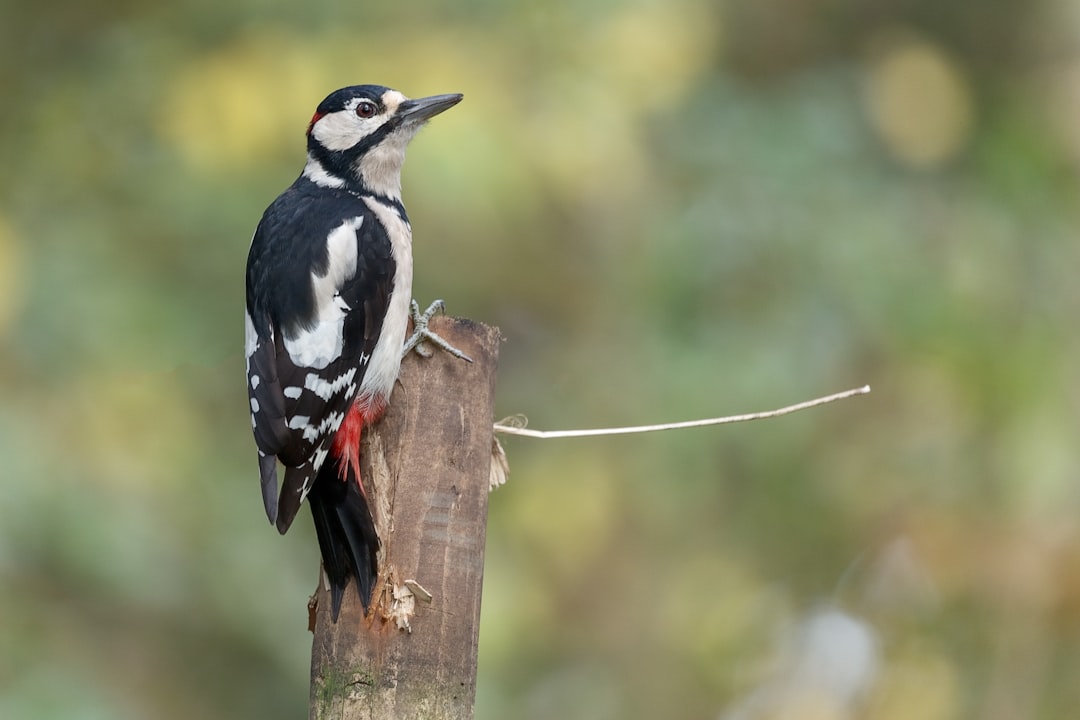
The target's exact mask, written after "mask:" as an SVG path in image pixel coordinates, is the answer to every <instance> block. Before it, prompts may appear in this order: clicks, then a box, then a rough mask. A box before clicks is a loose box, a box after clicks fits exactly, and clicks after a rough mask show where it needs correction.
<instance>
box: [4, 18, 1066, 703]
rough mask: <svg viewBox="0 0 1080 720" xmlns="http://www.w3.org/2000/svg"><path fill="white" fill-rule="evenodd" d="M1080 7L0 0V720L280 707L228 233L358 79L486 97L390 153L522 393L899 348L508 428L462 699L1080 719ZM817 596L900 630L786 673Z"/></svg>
mask: <svg viewBox="0 0 1080 720" xmlns="http://www.w3.org/2000/svg"><path fill="white" fill-rule="evenodd" d="M1078 47H1080V12H1077V9H1076V7H1075V4H1074V3H1072V2H1070V0H1038V1H1037V2H1033V3H1015V2H1005V1H1004V0H992V1H990V2H985V1H984V2H975V0H958V1H956V2H950V3H940V2H936V1H935V0H891V1H889V2H878V3H855V2H843V1H838V0H810V1H804V0H728V1H727V2H723V1H720V0H717V1H716V2H712V3H710V2H706V1H705V0H670V1H669V2H664V3H660V2H657V1H655V0H653V1H651V2H650V1H649V0H641V1H630V2H613V1H611V0H590V1H586V2H573V3H570V2H554V3H553V2H542V3H541V2H525V3H498V2H492V1H491V0H467V1H465V2H461V3H457V4H454V5H447V4H443V3H439V2H436V1H435V0H420V1H419V2H414V3H408V4H396V5H395V4H389V3H388V4H386V5H385V6H382V7H371V6H370V4H368V3H364V4H359V3H352V4H346V3H338V2H332V1H331V0H316V1H315V2H310V3H287V2H280V1H277V0H246V1H242V2H237V3H219V2H208V1H206V0H189V1H188V2H178V3H171V4H155V3H137V2H129V1H126V0H93V1H92V2H81V3H77V2H72V1H71V0H62V1H61V2H59V3H52V4H50V5H48V6H36V5H33V4H31V3H17V2H16V3H6V4H4V5H3V6H2V7H0V55H2V57H3V62H2V63H0V87H2V89H3V96H4V98H5V108H4V111H3V112H2V113H0V160H2V162H3V167H4V169H5V172H4V173H3V174H2V176H0V348H2V353H0V383H2V391H3V402H2V403H0V455H2V457H3V475H4V482H3V490H4V492H3V493H2V494H0V617H2V618H3V623H2V627H3V630H2V634H3V638H4V639H3V643H2V645H0V648H2V650H0V717H5V718H75V719H82V718H110V719H115V718H145V717H153V718H160V719H162V720H168V719H169V718H192V717H198V718H219V717H220V718H225V717H230V718H233V717H260V718H295V717H301V716H303V714H304V712H305V708H306V702H307V700H306V698H307V688H306V686H307V676H308V670H307V667H308V662H309V636H308V634H307V633H306V631H305V622H306V610H305V607H304V603H305V600H306V598H307V594H308V593H309V591H310V590H311V588H312V587H313V585H314V581H315V575H316V567H317V560H316V557H317V554H316V545H315V542H314V535H313V533H312V532H311V530H310V528H308V527H306V525H305V524H304V523H298V525H297V527H296V528H295V529H294V530H293V532H292V533H290V534H289V536H287V537H285V538H279V537H278V536H277V534H276V533H275V532H273V530H272V529H271V528H270V527H268V526H267V525H266V522H265V518H264V517H263V513H262V509H261V506H260V502H259V499H258V491H257V481H256V467H255V455H254V447H253V444H252V441H251V437H250V431H249V429H248V427H249V424H248V419H247V415H246V410H245V408H246V401H245V399H244V397H243V393H244V391H243V383H242V380H241V378H242V358H241V354H240V350H239V348H240V345H241V335H242V332H241V322H240V318H241V307H242V302H243V265H244V261H245V257H246V252H247V245H248V238H250V235H251V232H252V231H253V229H254V226H255V223H256V222H257V220H258V217H259V215H260V213H261V212H262V210H263V208H264V207H265V205H266V204H267V203H268V202H269V201H270V200H271V199H272V198H273V197H274V195H275V194H276V193H277V192H278V191H280V190H281V189H282V188H283V187H285V186H286V185H287V184H288V183H289V182H291V180H292V179H293V177H294V176H295V175H296V173H297V172H298V171H299V169H300V167H301V163H302V157H303V156H302V153H303V146H302V138H303V129H304V127H305V123H306V121H307V119H308V117H309V116H310V112H311V111H312V108H314V106H315V105H316V104H317V102H318V101H319V100H320V99H321V98H322V97H323V95H324V94H326V93H327V92H328V91H330V90H332V89H334V88H337V87H339V86H342V85H347V84H353V83H357V82H379V83H383V84H388V85H391V86H394V87H398V88H400V89H402V90H403V91H405V92H406V93H408V94H412V95H422V94H433V93H439V92H463V93H464V94H465V97H466V101H465V103H463V104H462V105H461V106H460V107H458V108H455V109H454V111H453V112H451V113H448V114H447V115H446V116H443V117H440V118H438V120H437V121H436V122H435V123H434V127H433V128H431V129H430V130H428V131H426V132H425V133H424V134H423V135H422V136H421V137H420V139H419V140H418V141H417V142H416V143H415V144H414V146H413V148H412V150H411V154H410V159H409V162H408V163H407V166H406V172H405V192H406V201H407V204H408V206H409V210H410V215H411V217H412V219H413V224H414V230H415V234H416V257H417V279H416V293H417V296H418V297H419V298H420V299H421V300H423V299H425V298H428V299H430V298H432V297H436V296H438V297H443V298H446V300H447V301H448V303H449V306H450V308H451V310H452V311H453V312H454V313H456V314H461V315H467V316H470V317H473V318H476V319H479V320H483V321H486V322H489V323H492V324H496V325H499V326H500V327H501V328H502V331H503V333H504V335H505V337H506V342H505V343H504V346H503V352H502V362H501V368H500V378H499V388H500V390H499V402H498V409H497V411H498V412H499V413H501V414H510V413H517V412H525V413H528V415H529V416H530V419H531V421H532V424H533V425H534V426H536V427H542V428H566V427H581V426H595V425H615V424H637V423H644V422H661V421H667V420H678V419H687V418H694V417H702V416H709V415H719V414H727V413H733V412H741V411H748V410H753V409H764V408H768V407H774V406H778V405H782V404H786V403H788V402H792V401H796V400H799V399H804V398H807V397H811V396H814V395H819V394H825V393H827V392H831V391H834V390H838V389H842V388H845V387H851V386H856V385H860V384H863V383H870V384H871V385H872V386H873V388H874V392H873V394H872V395H870V396H869V397H866V398H859V399H855V400H850V401H848V402H845V403H842V404H840V405H836V406H832V407H829V408H825V409H819V410H816V411H813V412H808V413H804V414H801V415H798V416H793V417H789V418H785V419H781V420H775V421H769V422H764V423H754V424H750V425H744V426H734V427H726V428H712V429H702V430H694V431H687V432H681V433H673V434H658V435H650V436H645V437H642V436H638V437H636V438H629V439H628V438H611V439H601V440H588V441H585V440H567V441H546V442H536V441H526V440H519V439H509V440H507V441H506V446H507V450H508V452H509V455H510V461H511V466H512V476H511V482H510V484H509V485H508V486H506V487H505V488H504V489H501V490H499V491H497V492H496V493H495V495H493V496H492V502H491V510H490V525H489V531H488V555H487V573H486V580H487V582H486V587H485V597H484V615H483V627H482V631H481V662H480V679H479V695H478V701H477V717H478V718H481V719H491V718H526V719H528V718H538V719H539V718H562V719H564V720H573V719H575V718H588V719H589V720H596V719H600V720H603V719H604V718H656V717H686V718H711V717H721V716H724V717H731V718H735V717H739V718H743V717H771V716H773V715H769V713H768V711H765V710H762V707H764V705H763V704H762V702H761V698H762V697H764V696H763V695H762V694H761V693H765V692H772V690H769V689H770V688H772V689H775V688H779V687H787V688H789V689H788V690H785V691H784V693H787V694H783V693H781V694H775V693H774V695H775V696H774V697H773V699H772V700H771V701H770V702H771V703H772V704H771V707H773V709H774V710H775V709H776V708H782V707H783V706H784V705H783V704H784V702H788V700H784V698H791V697H799V698H803V699H802V700H800V701H799V703H798V705H797V707H798V708H799V709H800V710H801V712H800V715H801V716H803V717H810V716H812V717H819V718H824V717H829V718H840V717H864V716H865V717H878V718H1000V717H1045V718H1050V717H1055V718H1056V717H1061V718H1064V717H1072V716H1073V713H1075V708H1076V707H1078V706H1080V690H1078V689H1077V688H1078V685H1077V684H1076V682H1075V680H1076V676H1077V672H1078V671H1080V536H1078V535H1080V533H1078V526H1077V520H1076V518H1077V517H1078V514H1080V450H1078V447H1080V445H1078V443H1077V427H1078V416H1080V412H1078V411H1080V382H1078V380H1080V374H1078V370H1077V368H1080V333H1078V332H1077V327H1078V325H1077V318H1078V317H1080V283H1078V282H1077V281H1076V273H1077V270H1078V268H1080V243H1078V242H1077V233H1078V230H1080V207H1078V203H1077V199H1078V194H1077V193H1078V189H1080V188H1078V183H1077V169H1078V166H1080V165H1078V164H1080V131H1078V130H1077V128H1080V51H1078V50H1077V48H1078ZM822 604H825V605H827V606H832V607H837V608H841V609H842V610H843V611H844V612H845V613H848V614H850V616H851V617H854V618H860V619H859V620H857V621H855V622H847V624H846V625H843V627H849V628H856V629H860V632H862V628H872V633H873V637H874V638H876V642H877V646H876V647H877V652H878V653H879V659H880V663H879V664H878V665H876V666H875V667H873V668H871V667H869V666H865V667H863V668H862V671H863V674H862V675H858V674H856V675H857V678H858V679H860V680H859V682H854V681H853V682H852V683H849V686H848V687H849V688H856V690H857V692H856V690H851V693H852V694H853V697H854V698H855V699H854V700H851V701H850V702H849V701H848V700H844V701H843V702H841V701H840V700H836V699H835V698H834V699H833V700H831V701H828V702H826V700H824V699H822V698H823V697H824V696H823V695H821V693H822V692H824V691H823V690H822V689H821V688H818V690H817V691H815V692H817V693H818V694H817V695H815V696H814V698H815V699H813V700H812V701H810V700H806V699H805V698H806V697H808V696H806V695H805V694H798V693H796V694H794V695H793V694H791V693H793V692H795V691H793V690H790V688H791V687H794V686H791V685H783V686H782V685H780V684H779V680H777V678H779V677H781V676H783V674H784V671H783V667H784V662H783V661H782V660H780V659H778V658H783V657H785V655H784V654H783V653H782V652H780V651H778V650H777V647H783V646H784V642H785V641H784V638H789V639H790V638H796V639H797V638H799V637H803V635H806V634H807V633H809V632H810V631H809V630H807V631H806V632H804V633H803V635H800V634H799V633H800V632H802V631H798V632H795V631H792V628H818V627H819V626H818V625H813V624H812V623H810V621H809V620H807V621H805V622H804V620H803V619H804V618H806V617H807V614H808V613H809V612H811V611H812V609H813V608H815V607H817V606H819V605H822ZM845 622H846V621H845ZM823 627H826V626H823ZM838 627H839V625H838ZM815 632H817V630H815ZM807 637H809V635H807ZM814 637H816V636H814ZM857 638H862V639H864V635H858V636H857ZM862 639H860V642H863V640H862ZM778 642H780V645H779V646H778V645H777V643H778ZM838 642H839V641H838ZM806 643H809V644H810V645H812V644H813V643H811V642H810V641H809V640H807V641H806ZM800 647H801V646H800ZM808 647H809V645H808ZM838 647H840V645H838ZM859 647H860V648H863V650H865V648H866V647H867V646H866V644H865V642H863V644H862V645H859ZM778 652H780V654H777V653H778ZM800 652H801V651H800ZM807 652H809V651H807ZM792 657H816V656H815V655H812V654H809V655H807V654H806V653H803V654H799V652H795V653H794V655H792ZM797 666H798V664H797V663H796V664H795V665H792V667H797ZM770 678H771V679H770ZM866 678H869V680H866V682H865V683H863V682H862V680H864V679H866ZM800 687H801V686H800ZM822 687H824V686H822ZM777 692H779V691H777ZM798 692H799V693H801V692H802V691H801V690H800V691H798ZM837 697H839V696H837ZM845 697H846V696H845ZM830 703H831V704H830ZM788 716H790V715H788Z"/></svg>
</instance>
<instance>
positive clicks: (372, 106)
mask: <svg viewBox="0 0 1080 720" xmlns="http://www.w3.org/2000/svg"><path fill="white" fill-rule="evenodd" d="M461 97H462V96H461V95H460V94H457V93H454V94H450V95H433V96H431V97H425V98H418V99H416V100H411V99H409V98H407V97H405V96H404V95H402V94H401V93H400V92H398V91H397V90H391V89H390V88H387V87H382V86H381V85H354V86H352V87H347V88H342V89H341V90H337V91H335V92H333V93H330V95H328V96H327V97H326V99H325V100H323V101H322V102H321V103H319V107H318V108H316V109H315V114H314V115H313V116H312V117H311V123H310V124H309V125H308V131H307V138H308V166H307V167H306V168H305V169H304V175H305V176H307V177H308V178H309V179H310V180H312V181H313V182H316V183H318V184H321V185H326V186H330V187H347V186H348V187H354V186H357V185H358V186H359V187H360V188H361V189H362V190H363V191H366V192H372V193H375V194H377V195H384V196H386V197H389V198H391V199H394V200H400V198H401V164H402V163H403V162H404V160H405V147H406V146H407V145H408V144H409V141H410V140H412V138H413V136H414V135H415V134H416V131H417V130H419V129H420V128H421V127H422V126H423V125H424V123H426V122H427V121H428V120H429V119H431V118H432V117H434V116H435V115H438V114H439V113H441V112H442V111H443V110H446V109H448V108H450V107H453V106H454V105H457V104H458V103H459V102H460V101H461Z"/></svg>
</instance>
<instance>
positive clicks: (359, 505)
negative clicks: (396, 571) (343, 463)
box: [307, 458, 379, 622]
mask: <svg viewBox="0 0 1080 720" xmlns="http://www.w3.org/2000/svg"><path fill="white" fill-rule="evenodd" d="M337 470H338V463H337V462H336V461H334V459H333V458H328V459H327V461H326V462H325V463H323V466H322V468H320V469H319V474H318V475H317V476H316V478H315V483H314V484H313V486H312V488H311V492H310V493H309V494H308V497H307V500H308V505H310V506H311V515H312V517H313V518H314V520H315V533H316V535H318V537H319V549H320V550H321V551H322V558H323V568H324V570H325V571H326V576H327V578H329V580H330V600H331V610H332V614H333V619H334V622H337V619H338V613H339V612H340V611H341V599H342V597H343V596H344V594H345V586H346V585H348V583H349V576H350V575H351V576H352V577H353V578H355V579H356V590H357V592H358V593H359V595H360V602H361V603H362V604H363V606H364V613H365V614H366V613H367V609H368V605H370V604H371V592H372V589H373V588H374V587H375V579H376V577H377V576H378V573H379V565H378V557H377V553H378V550H379V536H378V535H377V534H376V532H375V523H374V522H373V521H372V518H371V512H370V510H369V509H368V505H367V501H366V500H365V499H364V496H363V495H362V494H361V492H360V484H359V482H358V481H357V479H356V478H355V477H353V474H352V470H351V468H350V469H349V471H348V476H347V477H346V479H345V480H342V479H341V478H340V477H338V473H337Z"/></svg>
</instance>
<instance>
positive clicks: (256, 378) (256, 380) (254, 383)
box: [251, 375, 261, 390]
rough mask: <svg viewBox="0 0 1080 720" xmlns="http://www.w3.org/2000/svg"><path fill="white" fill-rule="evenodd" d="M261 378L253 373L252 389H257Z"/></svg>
mask: <svg viewBox="0 0 1080 720" xmlns="http://www.w3.org/2000/svg"><path fill="white" fill-rule="evenodd" d="M260 380H261V378H260V377H259V376H258V375H252V376H251V389H252V390H255V389H257V388H258V387H259V381H260Z"/></svg>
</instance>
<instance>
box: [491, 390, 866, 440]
mask: <svg viewBox="0 0 1080 720" xmlns="http://www.w3.org/2000/svg"><path fill="white" fill-rule="evenodd" d="M868 392H870V386H869V385H863V386H862V387H860V388H854V389H852V390H845V391H844V392H839V393H836V394H834V395H826V396H825V397H819V398H814V399H813V400H806V401H805V402H801V403H796V404H795V405H788V406H787V407H782V408H779V409H777V410H765V411H764V412H755V413H746V414H745V415H728V416H727V417H718V418H706V419H704V420H687V421H685V422H675V423H665V424H662V425H636V426H633V427H618V428H593V429H590V430H530V429H528V428H526V427H525V426H524V418H521V417H520V416H516V417H515V418H507V419H506V420H504V421H503V422H500V423H495V432H497V433H503V434H505V435H521V436H523V437H531V438H541V439H549V438H571V437H594V436H597V435H630V434H632V433H646V432H656V431H658V430H682V429H684V428H695V427H705V426H708V425H727V424H729V423H737V422H747V421H749V420H764V419H765V418H774V417H780V416H781V415H788V414H790V413H793V412H798V411H799V410H806V409H807V408H812V407H817V406H818V405H824V404H826V403H831V402H836V401H837V400H844V399H846V398H849V397H853V396H855V395H865V394H866V393H868ZM510 420H516V421H518V422H519V423H520V424H517V425H515V424H507V423H508V421H510Z"/></svg>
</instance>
